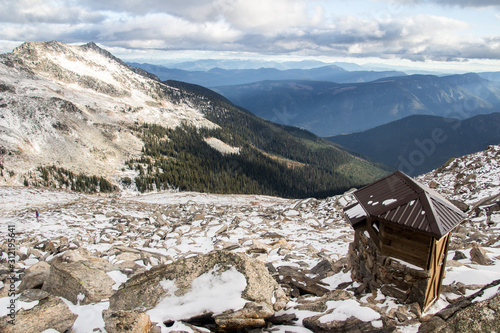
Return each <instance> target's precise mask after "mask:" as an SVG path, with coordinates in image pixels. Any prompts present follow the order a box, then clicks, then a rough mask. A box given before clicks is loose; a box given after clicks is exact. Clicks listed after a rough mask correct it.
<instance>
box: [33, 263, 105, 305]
mask: <svg viewBox="0 0 500 333" xmlns="http://www.w3.org/2000/svg"><path fill="white" fill-rule="evenodd" d="M93 264H94V263H93V262H92V261H87V260H81V261H77V262H70V263H66V262H60V263H57V262H56V263H54V264H53V265H51V267H50V273H49V277H48V278H47V280H46V281H45V283H44V284H43V287H42V289H43V290H45V291H47V292H49V293H51V294H53V295H57V296H61V297H64V298H66V299H67V300H69V301H71V302H72V303H74V304H77V303H78V302H80V304H90V303H95V302H99V301H101V300H103V299H105V298H109V297H110V296H111V295H112V294H113V290H112V287H113V285H114V284H115V282H114V281H113V279H111V278H110V277H109V276H108V275H107V274H106V273H105V272H104V271H103V270H101V268H100V267H95V266H93Z"/></svg>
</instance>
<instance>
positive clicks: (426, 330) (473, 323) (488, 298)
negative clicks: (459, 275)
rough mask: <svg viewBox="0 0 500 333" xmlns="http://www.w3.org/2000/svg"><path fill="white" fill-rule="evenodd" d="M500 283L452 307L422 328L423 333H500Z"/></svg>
mask: <svg viewBox="0 0 500 333" xmlns="http://www.w3.org/2000/svg"><path fill="white" fill-rule="evenodd" d="M499 313H500V280H496V281H494V282H492V283H490V284H489V285H487V286H485V287H483V288H482V289H481V290H480V291H478V292H477V293H475V294H473V295H471V296H469V297H466V298H463V299H461V300H459V301H457V302H455V303H452V304H450V305H448V306H447V307H446V308H444V309H443V310H441V311H439V312H438V313H436V314H435V315H434V316H432V317H431V318H430V319H429V320H427V321H425V322H424V323H422V325H420V328H419V329H418V332H419V333H430V332H443V333H448V332H449V333H452V332H453V333H454V332H477V333H479V332H499V331H500V316H499V315H498V314H499Z"/></svg>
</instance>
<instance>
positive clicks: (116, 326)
mask: <svg viewBox="0 0 500 333" xmlns="http://www.w3.org/2000/svg"><path fill="white" fill-rule="evenodd" d="M103 318H104V321H105V323H106V326H105V328H106V332H108V333H150V332H153V331H154V329H153V326H152V325H151V320H150V319H149V316H148V315H147V314H145V313H144V312H137V311H117V312H111V311H108V310H104V311H103Z"/></svg>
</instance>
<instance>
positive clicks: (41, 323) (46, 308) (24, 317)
mask: <svg viewBox="0 0 500 333" xmlns="http://www.w3.org/2000/svg"><path fill="white" fill-rule="evenodd" d="M77 317H78V315H76V314H74V313H73V312H71V310H70V309H69V308H68V306H67V305H66V303H64V302H63V301H62V300H61V299H60V298H59V297H55V296H47V295H46V297H42V298H41V299H40V300H38V304H37V305H36V306H34V307H33V308H31V309H29V310H23V309H21V310H19V311H17V312H16V314H15V324H14V325H13V324H12V322H9V321H11V320H12V318H11V317H9V316H6V317H2V318H0V332H2V333H26V332H43V331H45V330H48V329H50V328H52V329H55V330H57V331H59V332H67V331H70V330H71V329H72V327H73V324H74V322H75V320H76V318H77Z"/></svg>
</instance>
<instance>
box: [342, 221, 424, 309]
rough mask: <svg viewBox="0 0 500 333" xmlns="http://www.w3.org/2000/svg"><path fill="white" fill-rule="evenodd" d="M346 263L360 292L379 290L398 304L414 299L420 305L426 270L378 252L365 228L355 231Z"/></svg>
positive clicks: (411, 301)
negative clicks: (357, 283) (394, 299)
mask: <svg viewBox="0 0 500 333" xmlns="http://www.w3.org/2000/svg"><path fill="white" fill-rule="evenodd" d="M348 265H349V268H350V270H351V276H352V278H353V280H355V281H358V282H360V283H361V287H360V290H359V291H360V292H363V291H368V292H373V291H377V292H382V293H383V294H384V295H386V296H391V297H395V298H396V299H397V300H398V301H400V302H401V303H407V304H410V303H415V302H417V303H418V304H420V306H421V307H423V303H424V299H425V293H426V289H427V284H428V282H429V278H430V273H429V271H428V270H425V269H423V268H419V267H417V266H414V265H412V264H409V263H405V262H404V261H402V260H399V259H395V258H392V257H388V256H384V255H382V254H381V253H380V251H379V250H378V248H377V246H376V245H375V243H374V242H373V240H372V238H370V237H369V234H368V232H367V231H365V229H363V228H361V229H358V230H356V232H355V236H354V242H352V243H351V244H349V254H348Z"/></svg>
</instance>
